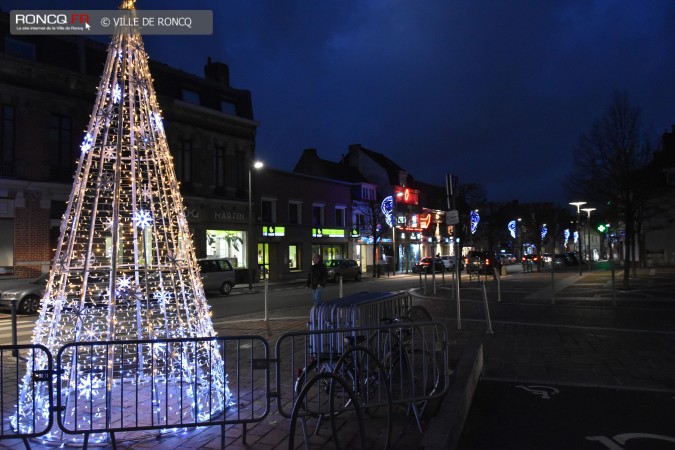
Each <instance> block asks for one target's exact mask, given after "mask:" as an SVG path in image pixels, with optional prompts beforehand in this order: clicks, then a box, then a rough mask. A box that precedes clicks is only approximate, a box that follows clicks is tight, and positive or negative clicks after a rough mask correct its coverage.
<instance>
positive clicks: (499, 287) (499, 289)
mask: <svg viewBox="0 0 675 450" xmlns="http://www.w3.org/2000/svg"><path fill="white" fill-rule="evenodd" d="M494 271H495V280H497V301H498V302H501V301H502V276H501V274H500V273H499V270H497V268H496V267H495V268H494Z"/></svg>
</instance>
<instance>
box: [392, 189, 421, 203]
mask: <svg viewBox="0 0 675 450" xmlns="http://www.w3.org/2000/svg"><path fill="white" fill-rule="evenodd" d="M419 194H420V191H418V190H415V189H410V188H407V187H402V186H396V187H394V195H395V196H396V202H397V203H405V204H406V205H417V204H418V203H419Z"/></svg>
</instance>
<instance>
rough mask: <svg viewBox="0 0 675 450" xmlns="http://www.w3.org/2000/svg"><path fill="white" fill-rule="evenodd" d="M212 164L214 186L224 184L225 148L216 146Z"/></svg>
mask: <svg viewBox="0 0 675 450" xmlns="http://www.w3.org/2000/svg"><path fill="white" fill-rule="evenodd" d="M213 159H214V160H213V166H214V169H215V173H214V177H213V181H214V184H215V185H216V187H223V186H225V148H224V147H221V146H216V152H215V155H214V158H213Z"/></svg>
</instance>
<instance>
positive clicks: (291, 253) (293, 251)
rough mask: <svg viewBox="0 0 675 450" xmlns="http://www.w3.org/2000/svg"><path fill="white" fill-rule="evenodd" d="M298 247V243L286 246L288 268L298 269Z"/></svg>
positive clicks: (299, 266) (299, 265)
mask: <svg viewBox="0 0 675 450" xmlns="http://www.w3.org/2000/svg"><path fill="white" fill-rule="evenodd" d="M299 258H300V249H299V246H298V245H295V244H291V245H289V246H288V268H289V269H290V270H300V268H301V267H302V265H301V264H300V260H299Z"/></svg>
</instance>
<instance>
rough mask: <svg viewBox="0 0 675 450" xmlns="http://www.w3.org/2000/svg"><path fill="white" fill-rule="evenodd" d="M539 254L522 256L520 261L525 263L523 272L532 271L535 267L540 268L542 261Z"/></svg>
mask: <svg viewBox="0 0 675 450" xmlns="http://www.w3.org/2000/svg"><path fill="white" fill-rule="evenodd" d="M540 261H541V260H540V258H539V255H529V254H528V255H523V256H522V257H521V258H520V262H521V263H522V264H523V272H532V271H533V270H534V268H535V267H536V268H537V269H538V268H539V263H540Z"/></svg>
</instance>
